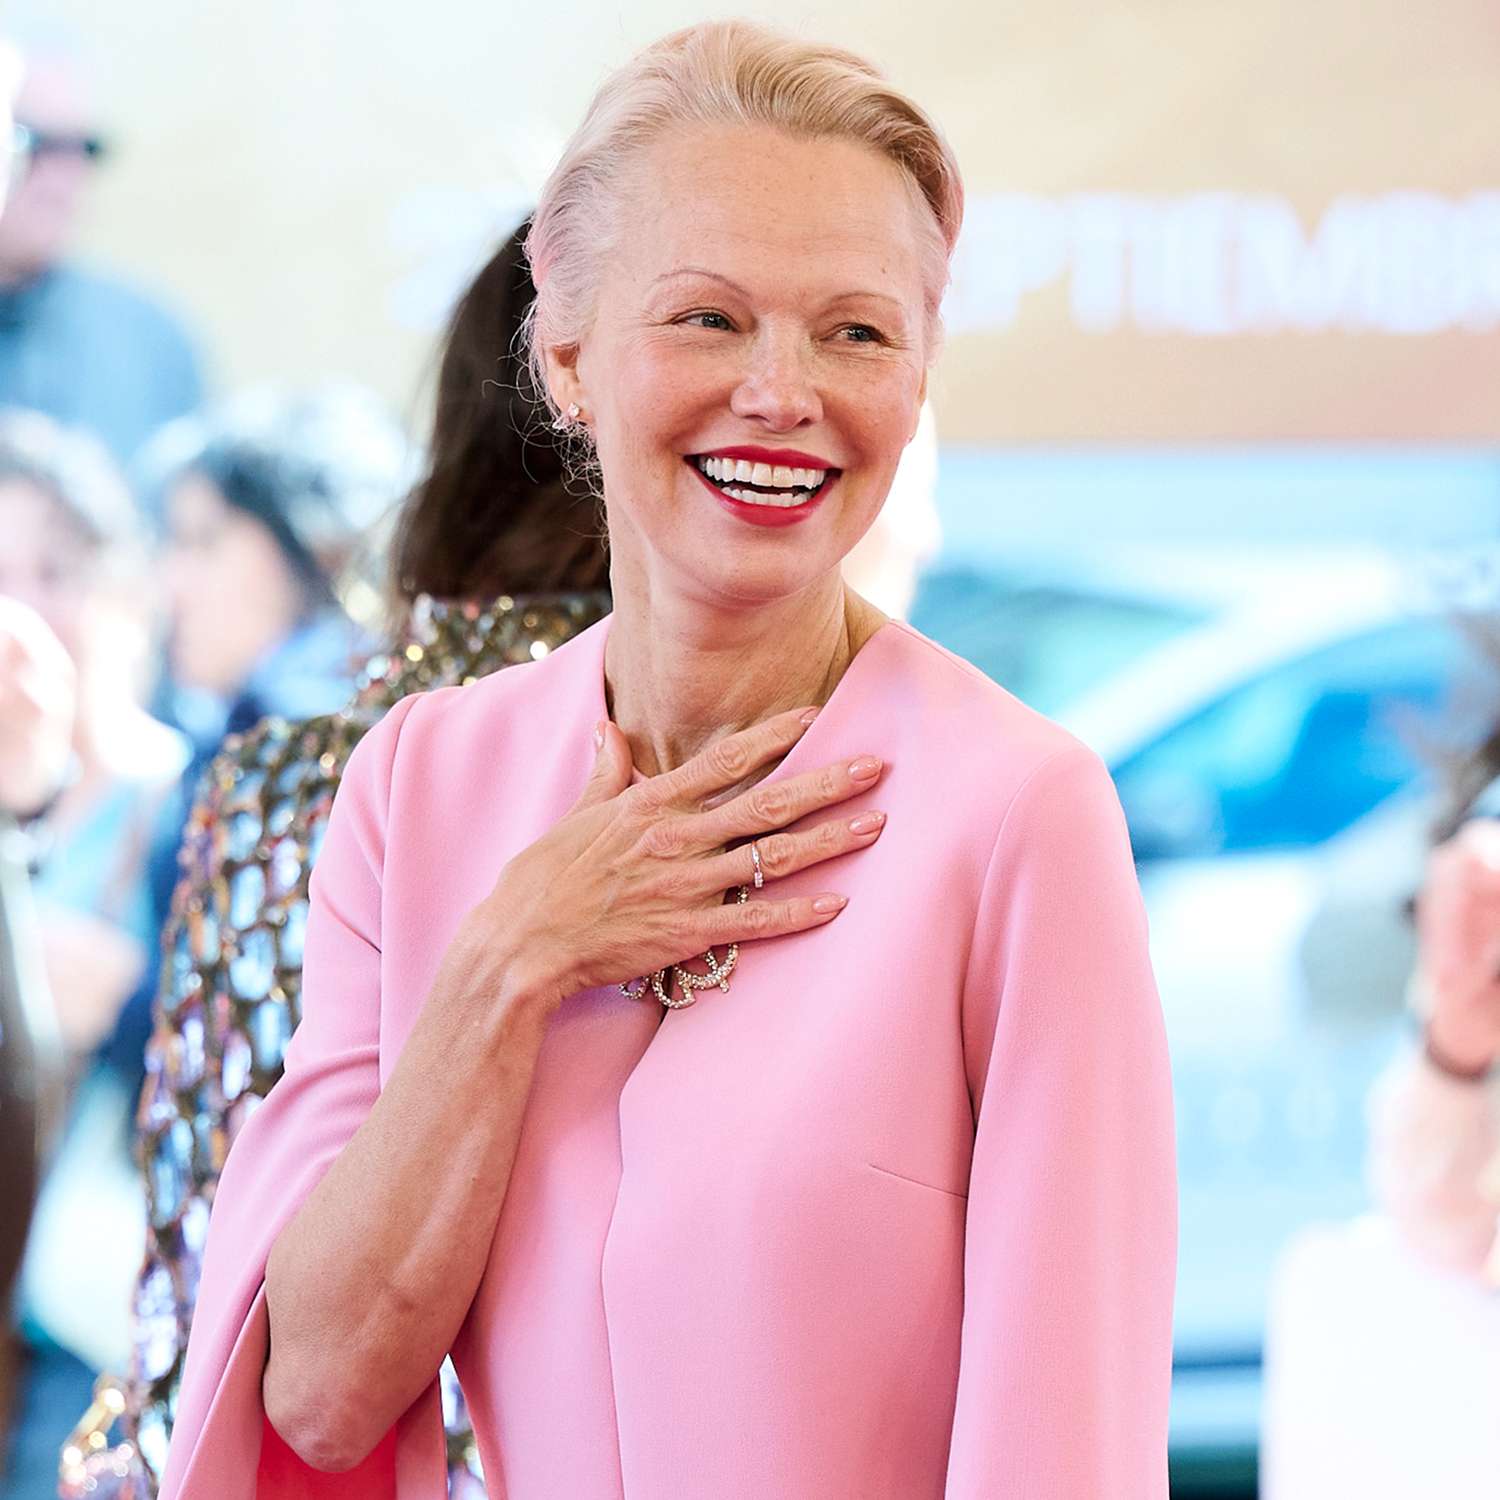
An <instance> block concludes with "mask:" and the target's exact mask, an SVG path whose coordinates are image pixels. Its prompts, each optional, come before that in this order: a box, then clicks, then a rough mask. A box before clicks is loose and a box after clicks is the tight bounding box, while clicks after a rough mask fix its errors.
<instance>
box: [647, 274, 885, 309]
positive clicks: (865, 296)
mask: <svg viewBox="0 0 1500 1500" xmlns="http://www.w3.org/2000/svg"><path fill="white" fill-rule="evenodd" d="M675 276H704V277H707V278H708V279H709V280H710V281H719V282H722V283H723V284H724V285H725V286H727V287H729V288H731V289H732V290H733V291H736V292H738V293H739V294H740V296H742V297H745V296H748V295H749V293H748V292H747V291H746V290H745V288H744V287H742V286H741V285H740V284H739V282H737V281H734V280H731V279H730V278H729V277H728V276H725V275H723V274H722V273H721V272H719V271H710V270H708V269H707V268H706V267H703V266H677V267H675V268H674V269H672V270H670V271H663V272H662V273H661V275H660V276H657V277H654V278H653V279H652V282H651V285H652V286H655V285H656V284H657V282H660V281H670V280H671V279H672V278H673V277H675ZM866 300H874V301H877V302H888V303H889V304H890V305H891V306H892V307H894V308H896V309H897V310H898V311H900V310H901V308H902V304H901V300H900V298H898V297H893V296H891V295H890V293H889V292H874V291H863V290H860V291H850V292H836V293H834V295H833V296H832V297H829V298H828V300H827V301H826V302H824V304H823V306H824V307H825V308H829V307H837V306H838V304H839V303H840V302H860V301H866Z"/></svg>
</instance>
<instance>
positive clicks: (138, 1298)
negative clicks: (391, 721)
mask: <svg viewBox="0 0 1500 1500" xmlns="http://www.w3.org/2000/svg"><path fill="white" fill-rule="evenodd" d="M608 608H609V597H608V595H607V594H606V593H602V592H589V593H570V594H546V595H531V596H517V597H514V598H512V597H510V596H502V597H500V598H499V599H497V600H495V601H494V602H493V603H491V604H489V605H478V604H472V603H469V604H462V605H445V604H440V603H437V602H435V601H432V600H430V599H425V598H424V599H421V600H419V601H418V602H417V604H416V605H415V607H414V608H413V611H412V615H411V621H410V626H409V629H408V631H407V633H406V638H405V639H404V640H403V641H402V642H400V643H399V644H398V645H397V646H396V647H395V648H393V649H392V650H391V651H389V652H384V653H381V654H379V655H377V656H375V657H372V658H371V659H370V660H369V661H368V662H367V663H366V664H365V666H364V668H363V669H362V671H361V672H360V674H359V679H358V682H357V687H356V692H355V695H354V697H353V698H352V700H351V701H350V702H349V703H348V704H347V705H346V706H345V707H344V708H343V709H341V710H340V711H339V712H338V713H335V714H328V715H325V716H323V717H320V718H316V719H311V720H307V721H305V722H302V723H289V722H287V721H286V720H283V719H267V720H265V721H263V722H262V723H261V724H260V725H258V726H257V727H256V728H255V729H254V730H252V731H251V732H250V733H248V734H245V735H241V736H236V737H233V738H231V739H230V740H227V741H226V742H225V746H224V748H223V750H222V751H221V752H220V754H219V755H218V756H217V757H216V759H215V760H214V761H213V763H212V765H211V766H210V767H209V768H208V770H207V772H206V773H205V775H204V777H203V780H202V781H201V782H200V783H199V787H198V792H197V796H196V798H195V802H194V806H193V810H192V813H191V816H190V818H189V820H188V825H187V830H186V833H185V835H184V840H183V845H182V850H181V853H180V856H179V859H180V865H181V874H180V876H179V879H178V885H177V889H176V891H175V893H174V896H173V900H172V911H171V915H170V918H169V921H168V924H167V928H166V930H165V932H164V934H163V939H162V941H163V955H164V963H163V974H162V983H161V990H160V993H159V995H158V1001H157V1010H156V1024H155V1031H154V1034H153V1037H152V1040H151V1043H150V1046H149V1048H148V1051H147V1066H146V1085H145V1088H144V1090H143V1092H142V1096H141V1104H140V1111H139V1115H138V1119H137V1147H138V1151H139V1161H140V1165H141V1168H142V1171H143V1175H144V1178H145V1187H146V1198H147V1208H148V1214H147V1231H146V1255H145V1261H144V1264H143V1267H142V1271H141V1275H140V1277H139V1280H138V1282H137V1286H136V1293H135V1306H134V1308H133V1319H132V1322H133V1331H134V1337H133V1342H134V1350H133V1355H132V1369H131V1372H130V1375H129V1377H128V1378H127V1379H124V1380H117V1379H114V1378H112V1377H105V1378H103V1379H101V1381H100V1382H99V1386H98V1388H97V1398H96V1401H95V1404H94V1406H93V1407H91V1408H90V1410H89V1411H88V1412H87V1413H86V1414H85V1415H84V1417H83V1419H82V1421H81V1422H80V1424H79V1426H78V1428H77V1430H76V1431H75V1433H74V1434H73V1436H72V1438H71V1439H70V1440H69V1443H68V1446H67V1448H66V1449H65V1450H64V1453H63V1455H62V1464H61V1471H60V1481H61V1489H60V1494H61V1495H63V1496H64V1497H80V1500H81V1497H84V1496H87V1497H89V1500H153V1497H154V1496H155V1494H156V1489H157V1482H158V1477H159V1475H160V1473H161V1468H162V1464H163V1462H164V1460H165V1457H166V1451H167V1444H168V1440H169V1438H170V1436H171V1424H172V1416H173V1412H174V1409H175V1405H176V1397H177V1389H178V1385H179V1383H180V1380H181V1377H182V1363H183V1356H184V1353H185V1351H186V1348H187V1341H188V1329H189V1326H190V1323H191V1320H192V1316H193V1308H194V1304H195V1301H196V1297H197V1287H198V1273H199V1267H200V1261H201V1257H202V1251H203V1244H204V1237H205V1235H206V1233H207V1228H208V1218H209V1211H210V1209H211V1207H212V1204H213V1196H214V1189H215V1186H216V1184H217V1182H218V1178H219V1172H220V1169H221V1168H222V1166H223V1163H224V1159H225V1157H226V1156H227V1155H228V1152H229V1147H230V1145H231V1144H232V1143H233V1141H234V1138H235V1136H236V1134H237V1132H238V1130H239V1128H240V1126H241V1125H242V1124H243V1123H244V1121H245V1120H246V1119H247V1118H248V1117H249V1115H250V1113H251V1112H252V1111H253V1110H254V1109H255V1108H256V1106H257V1105H258V1104H259V1103H260V1101H261V1100H262V1099H263V1098H264V1096H265V1095H266V1093H267V1092H268V1091H269V1090H270V1088H271V1086H272V1084H274V1083H275V1082H276V1080H277V1079H278V1078H279V1077H280V1076H281V1070H282V1059H283V1055H284V1053H285V1050H286V1045H287V1043H288V1041H289V1040H290V1038H291V1035H292V1031H293V1029H294V1028H295V1027H296V1025H297V1022H298V1019H299V1017H300V1013H301V977H302V969H301V966H302V935H303V931H304V928H305V925H306V921H307V890H308V878H309V875H310V873H311V870H312V866H313V863H314V861H315V860H316V859H317V856H318V851H319V849H320V847H321V845H322V837H323V831H324V827H325V825H326V822H327V818H328V814H329V810H330V809H331V807H332V804H333V795H334V791H335V789H336V788H337V786H338V782H339V777H340V775H341V774H342V771H343V768H344V765H345V763H346V762H347V760H348V757H349V754H350V752H351V751H352V750H353V749H354V746H355V745H356V744H357V743H358V742H359V740H360V739H361V737H362V736H363V735H364V734H365V733H366V732H367V731H368V730H369V729H370V728H371V727H372V726H373V725H374V724H375V723H377V722H378V721H379V720H380V718H381V717H382V716H383V715H384V714H385V712H386V711H387V709H389V708H390V707H391V706H392V704H394V703H396V702H397V701H398V700H399V699H401V698H404V697H406V696H407V695H408V694H410V693H413V692H420V691H422V690H424V689H427V688H435V687H443V686H447V685H450V684H453V683H461V682H470V681H473V680H475V679H476V678H479V677H483V676H486V675H488V674H489V673H491V672H493V671H495V670H497V669H498V668H500V667H504V666H510V665H513V664H516V663H519V662H525V661H534V660H536V659H538V658H540V657H542V656H545V655H546V654H547V653H548V652H549V651H551V650H552V649H553V648H554V647H556V646H558V645H560V644H561V643H562V642H563V641H565V640H567V639H569V638H570V637H571V636H573V635H575V634H577V633H578V632H579V631H580V630H582V629H583V628H584V627H586V626H588V625H591V624H592V623H593V622H594V621H596V620H597V619H599V618H600V617H601V616H602V615H603V614H605V613H606V612H607V611H608ZM444 1377H445V1378H444V1382H443V1400H444V1416H445V1422H446V1425H447V1428H448V1436H449V1443H448V1454H449V1488H450V1493H451V1494H453V1495H454V1496H459V1495H462V1496H464V1497H465V1500H471V1497H476V1496H482V1495H483V1489H482V1481H481V1477H480V1473H479V1461H478V1457H477V1454H476V1452H475V1449H474V1444H473V1441H472V1435H471V1433H470V1431H469V1427H468V1422H467V1419H466V1416H465V1413H464V1409H463V1400H462V1395H461V1393H460V1392H459V1389H458V1384H457V1381H456V1380H455V1379H454V1378H453V1375H452V1369H451V1366H448V1365H445V1366H444ZM112 1426H117V1427H118V1429H119V1431H118V1433H116V1434H115V1435H114V1436H115V1441H114V1442H113V1444H112V1445H111V1443H110V1429H111V1427H112Z"/></svg>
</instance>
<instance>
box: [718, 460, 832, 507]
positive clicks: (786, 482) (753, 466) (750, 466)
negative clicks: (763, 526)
mask: <svg viewBox="0 0 1500 1500" xmlns="http://www.w3.org/2000/svg"><path fill="white" fill-rule="evenodd" d="M696 463H697V465H698V467H699V469H701V470H702V471H703V473H704V474H706V475H707V476H708V477H709V478H710V479H712V480H715V481H716V482H717V483H719V484H721V485H728V484H733V483H739V484H754V485H759V486H760V487H761V488H762V489H778V490H782V491H784V492H785V493H783V494H781V495H765V494H756V493H754V492H751V491H740V490H728V491H726V493H729V494H732V495H733V496H734V497H735V498H736V499H737V500H738V499H744V500H746V501H747V502H748V503H749V504H751V505H757V504H759V505H800V504H802V502H803V501H804V500H806V499H807V498H808V497H809V495H811V494H813V493H815V492H816V491H817V490H819V489H821V488H822V486H823V481H824V480H825V479H826V478H827V477H828V470H827V469H795V468H791V467H788V466H787V465H785V464H764V463H752V462H751V461H750V460H749V459H744V458H741V459H733V458H710V457H704V458H699V459H697V460H696Z"/></svg>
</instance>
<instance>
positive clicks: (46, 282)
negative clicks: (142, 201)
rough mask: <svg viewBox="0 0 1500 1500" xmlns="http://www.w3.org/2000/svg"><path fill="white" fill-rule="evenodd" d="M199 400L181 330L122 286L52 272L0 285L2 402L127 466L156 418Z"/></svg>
mask: <svg viewBox="0 0 1500 1500" xmlns="http://www.w3.org/2000/svg"><path fill="white" fill-rule="evenodd" d="M201 398H202V379H201V376H200V373H199V369H198V359H197V355H196V354H195V353H194V350H193V346H192V344H191V342H190V341H189V339H188V337H187V334H186V333H185V332H184V331H183V329H182V328H181V326H180V325H179V324H178V323H177V322H176V321H175V320H174V319H173V318H172V317H171V316H170V315H169V314H167V313H166V312H165V311H163V310H162V309H161V308H160V307H158V306H157V305H156V303H154V302H152V301H150V300H149V299H148V298H146V297H144V296H142V295H141V294H140V293H139V292H136V291H133V290H132V289H131V288H130V287H128V286H125V285H124V284H123V283H121V282H118V281H114V280H112V279H110V278H107V277H104V276H100V275H96V274H94V273H93V272H89V271H84V270H80V269H79V268H77V267H75V266H56V267H53V268H52V269H51V270H49V271H45V272H43V274H42V275H40V276H38V277H36V278H34V279H33V280H31V281H28V282H26V283H25V284H24V285H21V286H12V287H0V405H3V406H24V407H30V408H31V409H32V410H34V411H40V412H45V413H46V414H47V415H48V416H50V417H54V418H56V419H57V420H58V421H60V422H66V423H68V424H69V425H71V426H78V427H83V428H85V429H87V430H88V431H90V432H92V433H93V434H94V435H95V436H96V437H97V438H99V439H100V440H101V441H102V442H103V443H104V444H105V446H106V447H108V448H109V449H110V451H111V452H112V453H113V454H114V455H115V457H116V459H117V460H118V461H119V462H120V463H121V464H123V465H129V464H130V462H131V460H132V459H134V457H135V456H136V453H137V452H138V451H139V449H140V446H141V444H142V443H143V442H145V440H146V439H147V438H148V437H150V436H151V434H152V433H153V432H155V431H156V429H157V428H158V427H160V426H161V424H162V423H163V422H166V421H169V420H171V419H172V418H173V417H180V416H182V415H184V414H185V413H187V412H190V411H192V410H193V409H194V408H195V407H196V406H197V405H198V403H199V401H200V400H201Z"/></svg>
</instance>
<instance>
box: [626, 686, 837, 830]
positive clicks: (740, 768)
mask: <svg viewBox="0 0 1500 1500" xmlns="http://www.w3.org/2000/svg"><path fill="white" fill-rule="evenodd" d="M817 712H818V711H817V709H816V708H815V707H811V706H809V707H807V708H789V709H788V710H787V711H786V712H785V713H781V714H773V715H772V716H771V717H770V718H769V719H765V720H762V722H761V723H759V724H752V725H751V726H750V728H748V729H741V730H740V731H739V732H738V733H736V734H728V735H725V736H724V738H723V739H722V740H716V741H715V742H714V743H713V744H712V745H710V746H709V747H708V749H706V750H701V751H699V752H698V754H697V755H695V756H693V758H692V759H691V760H687V761H684V762H683V763H682V764H681V765H680V766H678V767H677V769H676V770H674V771H667V772H665V773H663V774H662V775H660V776H653V777H652V778H651V780H650V781H647V782H644V783H642V785H641V786H639V787H637V788H636V793H637V795H638V796H639V797H640V798H641V800H642V801H645V802H648V803H650V804H652V805H654V806H665V805H668V804H674V805H677V806H681V805H683V804H687V805H690V806H693V807H697V806H698V805H699V804H700V803H701V802H702V801H703V799H704V798H705V797H707V796H709V795H710V793H713V792H717V791H720V790H722V789H723V788H724V787H726V786H733V785H734V784H735V782H737V781H743V780H744V779H745V777H746V776H748V775H749V774H750V773H751V772H752V771H754V770H756V769H758V768H759V767H760V766H763V765H765V763H766V762H767V761H768V760H773V759H775V758H776V757H777V756H780V755H785V754H786V752H787V751H788V750H790V749H791V748H792V746H793V745H795V744H796V743H797V741H798V740H800V739H801V738H802V736H803V735H804V734H806V733H807V727H808V725H809V724H811V723H812V721H813V719H814V718H816V717H817Z"/></svg>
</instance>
